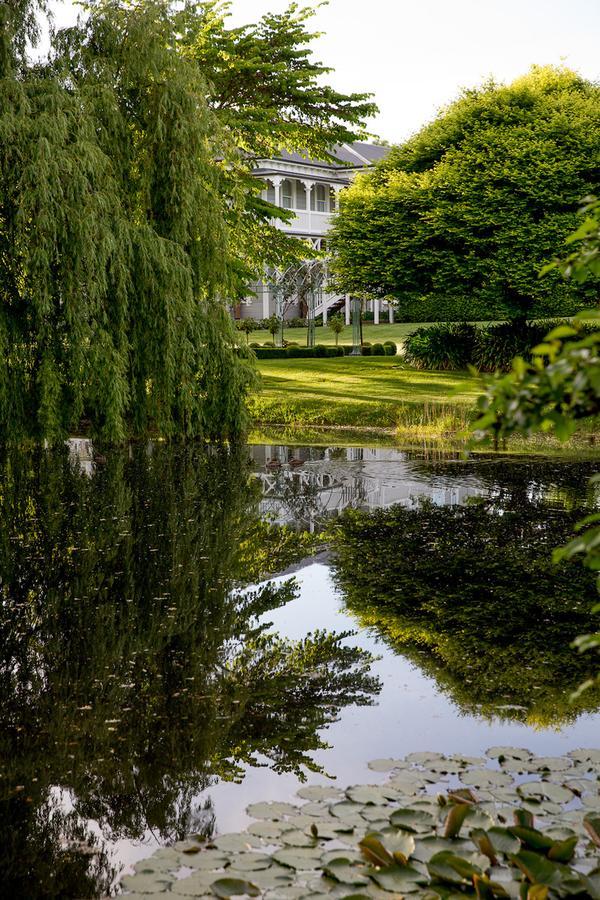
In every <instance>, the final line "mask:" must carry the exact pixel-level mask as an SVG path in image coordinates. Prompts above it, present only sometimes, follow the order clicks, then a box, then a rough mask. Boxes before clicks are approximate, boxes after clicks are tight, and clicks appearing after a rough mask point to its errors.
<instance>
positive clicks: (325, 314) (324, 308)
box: [323, 294, 327, 325]
mask: <svg viewBox="0 0 600 900" xmlns="http://www.w3.org/2000/svg"><path fill="white" fill-rule="evenodd" d="M323 325H327V297H326V295H325V294H323Z"/></svg>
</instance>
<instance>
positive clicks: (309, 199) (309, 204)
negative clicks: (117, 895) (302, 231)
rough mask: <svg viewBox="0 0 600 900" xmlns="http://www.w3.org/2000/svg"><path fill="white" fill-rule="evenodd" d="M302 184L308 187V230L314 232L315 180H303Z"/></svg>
mask: <svg viewBox="0 0 600 900" xmlns="http://www.w3.org/2000/svg"><path fill="white" fill-rule="evenodd" d="M302 184H303V185H304V187H305V188H306V213H307V216H308V231H309V232H312V209H311V204H312V189H313V187H314V184H315V183H314V181H302Z"/></svg>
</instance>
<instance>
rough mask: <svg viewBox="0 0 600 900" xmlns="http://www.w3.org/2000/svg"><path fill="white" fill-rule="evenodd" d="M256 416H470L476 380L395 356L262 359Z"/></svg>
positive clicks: (319, 420)
mask: <svg viewBox="0 0 600 900" xmlns="http://www.w3.org/2000/svg"><path fill="white" fill-rule="evenodd" d="M258 365H259V369H260V372H261V374H262V390H261V391H260V392H259V393H258V394H256V395H255V396H254V397H253V398H252V400H251V412H252V414H253V417H254V420H255V421H256V422H262V423H270V424H286V425H292V424H297V425H309V424H310V425H346V426H349V427H384V428H389V427H394V426H397V425H399V424H402V423H409V422H410V423H413V424H415V425H416V424H418V423H419V422H423V421H425V420H427V421H429V422H430V421H431V420H432V419H435V418H436V417H437V418H439V417H440V416H445V417H448V416H449V415H451V414H456V413H458V415H459V416H461V417H462V418H463V419H466V417H468V415H469V413H470V410H471V409H472V407H473V404H474V401H475V398H476V397H477V396H478V394H479V393H480V392H481V391H480V386H479V385H478V383H477V380H476V379H475V378H473V377H472V376H470V375H468V374H464V373H460V372H423V371H418V370H415V369H411V368H408V367H406V366H404V365H403V364H402V362H401V361H400V359H399V358H398V357H374V358H373V357H343V358H336V359H284V360H260V361H259V363H258Z"/></svg>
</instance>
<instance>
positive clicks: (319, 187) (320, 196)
mask: <svg viewBox="0 0 600 900" xmlns="http://www.w3.org/2000/svg"><path fill="white" fill-rule="evenodd" d="M312 199H313V202H312V204H311V208H312V209H314V210H315V211H316V212H327V190H326V188H325V185H324V184H315V187H314V189H313V195H312Z"/></svg>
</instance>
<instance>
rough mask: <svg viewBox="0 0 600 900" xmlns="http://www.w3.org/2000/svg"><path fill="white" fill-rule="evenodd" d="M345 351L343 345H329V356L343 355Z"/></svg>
mask: <svg viewBox="0 0 600 900" xmlns="http://www.w3.org/2000/svg"><path fill="white" fill-rule="evenodd" d="M343 355H344V351H343V350H342V348H341V347H327V356H328V358H330V359H331V358H334V357H336V356H343Z"/></svg>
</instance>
